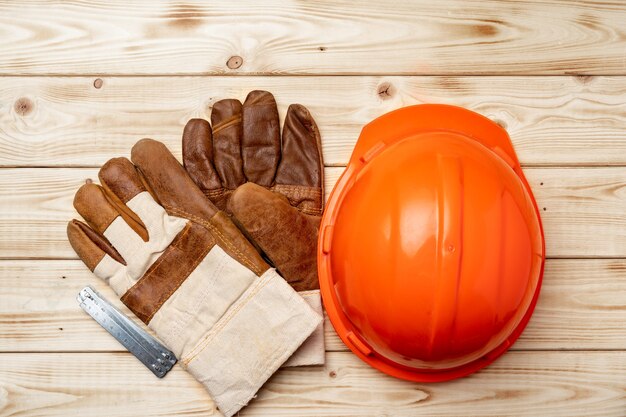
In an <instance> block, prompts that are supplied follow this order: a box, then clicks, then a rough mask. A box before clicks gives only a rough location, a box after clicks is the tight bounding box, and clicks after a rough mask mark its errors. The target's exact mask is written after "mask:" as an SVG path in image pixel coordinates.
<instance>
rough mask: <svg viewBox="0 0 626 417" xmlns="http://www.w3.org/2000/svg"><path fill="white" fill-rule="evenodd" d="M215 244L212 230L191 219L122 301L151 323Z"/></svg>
mask: <svg viewBox="0 0 626 417" xmlns="http://www.w3.org/2000/svg"><path fill="white" fill-rule="evenodd" d="M213 246H215V239H214V238H213V236H212V235H211V233H210V232H209V231H208V230H207V229H206V228H204V227H202V226H201V225H199V224H196V223H193V222H189V223H188V224H187V226H185V228H184V229H183V230H182V231H181V232H180V233H179V234H178V235H177V236H176V238H175V239H174V241H173V242H172V243H171V245H170V246H169V247H168V248H167V249H166V250H165V251H164V252H163V254H162V255H161V256H160V257H159V259H158V260H157V261H156V262H155V263H154V264H152V266H150V268H149V269H148V271H146V273H145V274H144V276H143V277H141V278H140V279H139V281H137V283H136V284H135V285H133V286H132V287H131V288H130V289H129V290H128V291H126V293H125V294H124V295H123V296H122V298H121V300H122V302H123V303H124V304H126V306H127V307H128V308H129V309H130V310H131V311H132V312H133V313H135V315H136V316H137V317H139V318H140V319H141V321H143V322H144V323H146V324H148V323H149V322H150V320H151V319H152V317H153V316H154V314H155V313H156V312H157V311H159V309H160V308H161V306H162V305H163V303H165V302H166V301H167V300H168V298H170V296H171V295H172V294H173V293H174V292H175V291H176V290H177V289H178V288H179V287H180V285H181V284H182V283H183V282H184V281H185V279H187V277H188V276H189V275H190V274H191V273H192V272H193V270H194V269H196V267H197V266H198V264H199V263H200V262H201V261H202V260H203V259H204V257H205V256H206V255H207V253H209V251H210V250H211V248H212V247H213Z"/></svg>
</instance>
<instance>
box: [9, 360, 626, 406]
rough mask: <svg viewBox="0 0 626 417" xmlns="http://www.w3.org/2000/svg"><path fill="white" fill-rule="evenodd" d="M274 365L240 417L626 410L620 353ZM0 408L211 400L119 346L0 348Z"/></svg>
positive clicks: (177, 375) (183, 378)
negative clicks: (390, 368)
mask: <svg viewBox="0 0 626 417" xmlns="http://www.w3.org/2000/svg"><path fill="white" fill-rule="evenodd" d="M327 359H328V361H327V364H326V366H324V367H308V368H307V367H300V368H292V369H283V370H280V371H279V372H278V373H277V374H276V375H274V376H273V377H272V378H271V379H270V381H269V382H268V383H267V384H266V385H265V386H264V387H263V388H262V389H261V391H259V394H258V396H257V398H256V399H254V400H253V401H252V402H251V404H250V405H249V406H248V407H246V408H244V409H243V410H242V411H241V413H240V414H239V415H240V416H242V417H245V416H316V417H319V416H344V417H348V416H359V417H366V416H376V417H380V416H398V417H402V416H417V415H428V416H449V415H472V416H536V415H551V416H552V415H564V416H565V415H567V416H594V417H602V416H616V417H617V416H619V417H621V416H623V415H624V411H625V410H626V395H625V392H626V377H625V375H626V366H625V364H626V353H624V352H602V353H600V352H509V353H508V354H506V355H504V356H503V357H502V358H500V359H499V360H498V361H496V362H495V363H494V364H492V365H491V366H489V367H488V368H485V369H484V370H482V371H480V372H478V373H476V374H474V375H472V376H471V377H468V378H463V379H460V380H456V381H452V382H445V383H439V384H417V383H411V382H406V381H401V380H398V379H394V378H391V377H388V376H386V375H383V374H381V373H379V372H378V371H376V370H374V369H372V368H369V367H367V366H365V365H364V364H363V363H362V362H361V361H360V360H359V359H358V358H356V357H355V356H354V355H352V354H351V353H345V352H333V353H329V354H328V358H327ZM0 361H1V362H2V363H3V366H2V367H1V368H0V393H2V394H3V395H1V396H0V415H1V416H19V417H27V416H40V415H42V414H45V415H46V416H63V417H65V416H68V415H89V416H94V417H96V416H103V417H109V416H113V415H114V416H137V415H141V416H145V417H149V416H164V415H167V416H200V415H202V416H205V415H212V414H213V413H214V408H213V404H212V402H211V400H210V398H209V396H208V394H206V393H205V392H203V390H202V388H201V386H200V385H199V384H198V383H197V382H195V381H194V380H193V378H192V377H191V376H190V375H188V374H186V373H185V372H184V371H183V370H182V369H181V367H180V366H176V367H175V368H174V369H173V370H172V371H171V372H170V373H169V374H168V375H167V376H166V377H165V378H164V379H163V380H158V379H156V378H155V377H154V376H153V375H152V374H151V373H150V372H149V371H148V370H146V369H145V368H144V367H143V366H142V365H141V364H140V363H139V362H137V360H136V359H134V358H133V357H132V356H130V355H129V354H121V353H72V354H36V353H35V354H16V353H9V354H0Z"/></svg>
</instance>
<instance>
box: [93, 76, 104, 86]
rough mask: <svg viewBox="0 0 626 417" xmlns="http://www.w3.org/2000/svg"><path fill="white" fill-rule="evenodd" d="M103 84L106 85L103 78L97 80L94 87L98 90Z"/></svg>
mask: <svg viewBox="0 0 626 417" xmlns="http://www.w3.org/2000/svg"><path fill="white" fill-rule="evenodd" d="M102 84H104V81H102V78H96V79H95V80H94V82H93V86H94V87H96V88H102Z"/></svg>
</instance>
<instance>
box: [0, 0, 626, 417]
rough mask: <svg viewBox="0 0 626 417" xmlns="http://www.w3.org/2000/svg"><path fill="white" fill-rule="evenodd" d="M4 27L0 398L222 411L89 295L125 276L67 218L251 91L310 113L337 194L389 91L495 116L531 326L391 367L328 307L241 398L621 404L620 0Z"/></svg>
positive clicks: (492, 411) (158, 412) (482, 405)
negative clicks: (93, 252)
mask: <svg viewBox="0 0 626 417" xmlns="http://www.w3.org/2000/svg"><path fill="white" fill-rule="evenodd" d="M0 45H2V46H1V47H0V416H1V417H5V416H6V417H8V416H12V417H13V416H20V417H21V416H83V415H92V416H205V415H212V414H217V411H216V410H215V409H214V406H213V403H212V401H211V400H210V398H209V396H208V395H207V394H206V393H205V391H204V390H203V388H202V387H201V386H200V385H199V384H198V383H197V382H195V381H194V380H193V378H192V377H190V376H189V375H188V374H186V373H185V372H184V371H182V369H180V368H179V367H176V368H175V369H174V370H173V371H172V372H171V373H170V374H169V375H168V376H167V377H166V378H165V379H163V380H157V379H156V378H154V377H153V376H152V374H150V373H149V372H148V371H147V370H146V369H145V368H143V366H142V365H140V364H139V363H138V362H137V361H136V360H135V359H134V358H133V357H132V356H130V355H129V354H128V353H125V352H124V351H123V349H122V348H121V346H120V345H119V344H117V342H115V340H113V339H112V338H111V337H110V336H109V335H108V334H107V333H106V332H104V331H103V330H102V329H101V328H99V326H98V325H97V324H96V323H95V322H93V321H92V320H91V319H90V318H89V317H88V316H87V315H86V314H84V313H83V312H82V310H80V308H79V307H78V306H77V304H76V301H75V296H76V294H77V292H78V290H79V289H80V288H82V287H83V286H85V285H88V284H89V285H93V286H94V287H96V288H97V289H98V290H99V291H101V292H102V293H104V295H105V296H107V297H108V298H109V299H114V295H113V293H112V291H111V290H109V289H108V288H106V287H105V285H104V284H103V283H101V282H99V281H97V280H96V279H95V278H94V277H93V276H92V275H91V273H89V271H88V270H87V269H86V268H85V267H84V266H83V265H82V263H81V262H80V261H79V260H77V257H76V255H75V254H74V252H73V251H72V250H71V248H70V247H69V245H68V243H67V241H66V238H65V224H66V222H67V220H69V219H70V218H72V217H73V216H75V213H74V211H73V209H72V206H71V201H72V197H73V193H74V192H75V190H76V189H77V188H78V187H79V185H80V184H81V183H82V182H84V180H85V179H86V178H95V177H96V174H97V168H98V167H99V166H100V165H101V164H102V163H103V162H104V161H106V160H107V159H108V158H111V157H113V156H119V155H128V153H129V150H130V147H131V146H132V144H133V143H134V142H135V141H136V140H138V139H140V138H142V137H146V136H149V137H153V138H156V139H160V140H163V141H164V142H166V143H167V145H168V146H169V147H170V148H171V149H172V150H173V151H174V153H175V154H176V155H177V156H178V157H180V134H181V130H182V127H183V126H184V124H185V122H186V121H187V120H188V119H189V118H191V117H208V115H209V114H210V109H211V105H212V103H214V102H215V101H216V100H219V99H221V98H225V97H239V98H243V97H245V94H246V93H247V92H248V91H249V90H251V89H255V88H262V89H268V90H270V91H272V92H273V93H274V94H275V95H276V98H277V101H278V104H279V106H280V111H281V114H284V111H285V110H286V108H287V106H288V105H289V104H290V103H292V102H301V103H302V104H305V105H306V106H308V107H309V109H310V110H311V112H312V113H313V114H314V115H315V117H316V119H317V121H318V124H319V125H320V129H321V132H322V136H323V148H324V157H325V163H326V165H327V168H326V176H327V179H326V187H327V191H329V190H330V189H331V187H332V185H333V184H334V183H335V181H336V179H337V178H338V176H339V175H340V173H341V171H342V166H344V165H345V163H346V162H347V159H348V157H349V155H350V153H351V151H352V147H353V146H354V143H355V141H356V139H357V137H358V134H359V131H360V129H361V127H362V126H363V124H365V123H367V122H368V121H369V120H371V119H372V118H374V117H376V116H379V115H381V114H383V113H385V112H387V111H390V110H393V109H395V108H398V107H401V106H405V105H410V104H415V103H448V104H456V105H461V106H464V107H467V108H470V109H472V110H475V111H477V112H479V113H481V114H484V115H485V116H487V117H489V118H491V119H492V120H494V121H496V122H497V123H499V124H501V125H502V126H503V127H505V128H506V129H507V130H508V132H509V134H510V135H511V139H512V141H513V143H514V146H515V149H516V151H517V152H518V155H519V157H520V160H521V161H522V164H523V166H524V170H525V172H526V174H527V176H528V178H529V181H530V183H531V186H532V187H533V190H534V193H535V196H536V198H537V201H538V204H539V207H540V210H541V214H542V219H543V221H544V227H545V231H546V243H547V255H548V260H547V262H546V272H545V277H544V285H543V288H542V292H541V295H540V298H539V302H538V305H537V309H536V312H535V314H534V316H533V318H532V320H531V322H530V324H529V326H528V328H527V329H526V331H525V332H524V333H523V335H522V336H521V338H520V339H519V341H518V342H517V343H516V344H515V345H514V346H513V347H512V349H511V351H510V352H508V353H507V354H506V355H504V356H503V357H502V358H500V359H499V360H497V361H496V362H495V363H494V364H492V365H491V366H489V367H488V368H486V369H484V370H482V371H480V372H478V373H476V374H474V375H472V376H470V377H467V378H463V379H461V380H457V381H452V382H447V383H441V384H415V383H408V382H405V381H400V380H396V379H393V378H390V377H387V376H385V375H383V374H381V373H379V372H377V371H375V370H373V369H371V368H369V367H367V366H366V365H365V364H363V363H362V362H361V361H360V360H358V359H357V358H356V357H355V356H354V355H353V354H351V353H350V352H349V351H347V350H346V348H345V346H344V345H343V344H342V343H341V341H340V340H339V339H338V338H337V336H336V335H335V333H334V331H333V329H332V327H331V325H330V324H329V323H328V321H327V322H326V349H327V364H326V365H325V366H323V367H310V368H295V369H284V370H281V371H279V372H278V373H277V374H276V375H275V376H274V377H272V379H271V380H270V381H269V382H268V384H266V386H265V387H264V388H263V389H262V390H261V391H260V392H259V395H258V398H256V399H255V400H254V401H253V402H252V403H251V404H250V405H249V406H248V407H246V408H245V409H244V410H243V411H242V412H241V415H242V416H355V417H356V416H377V417H382V416H386V417H392V416H417V415H428V416H505V415H512V416H517V415H528V416H555V415H563V416H619V417H624V416H626V3H624V2H621V1H591V0H589V1H567V2H561V3H559V2H553V1H542V0H535V1H528V2H510V1H478V0H475V1H461V0H442V1H437V2H434V1H397V0H396V1H394V0H381V1H376V2H372V1H366V0H362V1H356V2H354V1H351V2H348V1H343V0H342V1H337V2H330V1H313V2H300V1H286V2H278V1H270V2H264V3H263V4H262V3H261V2H255V1H252V0H247V1H241V2H232V1H227V0H222V1H212V2H206V3H200V2H184V3H179V2H176V1H169V2H166V1H158V2H147V1H146V2H133V3H132V4H131V2H127V1H124V2H122V1H119V2H106V3H102V2H94V1H90V0H88V1H70V2H48V1H45V0H43V1H37V2H35V1H33V2H19V3H15V2H9V1H0ZM232 75H236V76H232ZM118 305H120V304H119V303H118Z"/></svg>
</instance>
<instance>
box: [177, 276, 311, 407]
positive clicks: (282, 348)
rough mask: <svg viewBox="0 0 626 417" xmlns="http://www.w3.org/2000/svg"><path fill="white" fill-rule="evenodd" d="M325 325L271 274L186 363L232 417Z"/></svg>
mask: <svg viewBox="0 0 626 417" xmlns="http://www.w3.org/2000/svg"><path fill="white" fill-rule="evenodd" d="M321 321H322V317H320V315H319V314H318V313H316V312H315V311H314V310H313V309H312V308H311V307H309V305H308V304H307V303H306V302H305V301H304V299H303V298H302V297H300V296H299V295H298V294H297V293H296V292H295V291H294V290H293V289H292V288H291V286H289V284H287V282H286V281H285V280H284V279H283V278H282V277H281V276H280V275H278V273H276V271H275V270H274V269H270V270H268V271H267V272H265V273H264V274H263V275H262V276H261V277H259V278H258V279H256V280H255V281H254V282H253V283H252V285H250V287H248V288H247V289H246V291H245V292H244V293H243V294H242V295H241V296H240V297H239V298H238V299H237V301H236V302H235V303H234V304H233V305H232V306H231V307H230V308H229V309H228V311H226V313H225V314H224V315H223V316H222V317H221V318H220V319H219V320H218V321H217V323H216V324H215V325H214V326H213V327H212V328H211V329H210V330H209V331H208V332H207V333H206V334H205V335H204V336H203V337H202V338H201V339H200V340H199V342H198V344H197V345H196V346H195V347H194V348H193V349H192V350H191V351H190V352H189V353H188V354H187V355H186V356H185V357H183V358H181V363H182V364H183V366H186V367H187V369H188V371H189V372H190V373H191V374H192V375H193V376H194V377H195V378H196V379H197V380H198V381H200V382H201V383H202V384H203V385H204V386H205V387H206V389H207V390H208V391H209V394H210V395H211V397H212V398H213V400H214V401H215V403H216V404H217V406H218V407H219V409H220V411H221V412H222V413H223V414H224V415H225V416H226V417H230V416H232V415H233V414H234V413H236V412H237V411H238V410H240V409H241V408H242V407H244V406H245V405H246V404H247V403H248V402H249V401H250V400H251V399H252V398H253V397H254V395H255V394H256V392H257V391H258V390H259V388H261V386H262V385H263V384H264V383H265V381H267V379H268V378H269V377H270V376H271V375H272V374H273V373H274V372H276V370H277V369H278V368H279V367H280V366H281V365H282V364H283V363H284V362H285V361H286V360H287V359H288V358H289V357H290V356H291V355H292V354H293V353H294V352H295V351H296V349H298V347H299V346H300V345H301V344H302V343H303V342H304V340H305V339H307V338H308V337H309V336H310V335H311V334H312V333H313V331H314V330H315V329H316V328H317V327H318V325H319V324H320V322H321Z"/></svg>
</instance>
